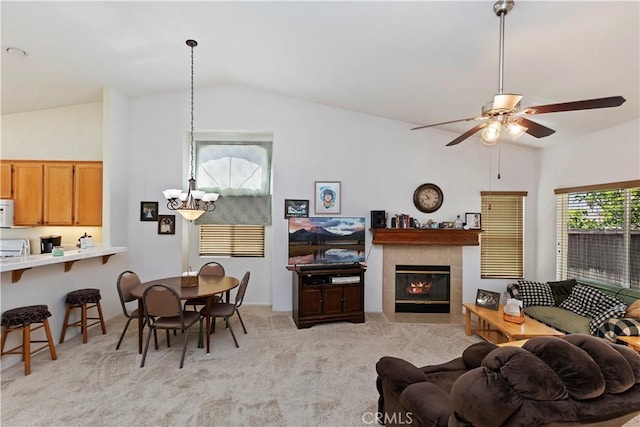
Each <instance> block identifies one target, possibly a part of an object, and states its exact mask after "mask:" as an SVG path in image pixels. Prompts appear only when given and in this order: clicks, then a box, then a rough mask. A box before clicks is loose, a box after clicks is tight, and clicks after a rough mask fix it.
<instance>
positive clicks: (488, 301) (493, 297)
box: [476, 289, 500, 310]
mask: <svg viewBox="0 0 640 427" xmlns="http://www.w3.org/2000/svg"><path fill="white" fill-rule="evenodd" d="M476 305H477V306H478V307H485V308H490V309H491V310H497V309H498V306H499V305H500V293H498V292H492V291H486V290H484V289H478V293H477V294H476Z"/></svg>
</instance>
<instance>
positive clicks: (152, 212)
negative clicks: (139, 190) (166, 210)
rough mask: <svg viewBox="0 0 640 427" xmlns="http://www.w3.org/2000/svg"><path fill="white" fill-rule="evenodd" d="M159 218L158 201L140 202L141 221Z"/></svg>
mask: <svg viewBox="0 0 640 427" xmlns="http://www.w3.org/2000/svg"><path fill="white" fill-rule="evenodd" d="M157 220H158V202H140V221H157Z"/></svg>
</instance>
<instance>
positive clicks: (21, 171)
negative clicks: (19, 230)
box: [12, 162, 44, 225]
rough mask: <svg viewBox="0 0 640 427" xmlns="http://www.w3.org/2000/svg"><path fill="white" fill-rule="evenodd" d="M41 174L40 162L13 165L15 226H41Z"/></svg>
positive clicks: (42, 198) (41, 165)
mask: <svg viewBox="0 0 640 427" xmlns="http://www.w3.org/2000/svg"><path fill="white" fill-rule="evenodd" d="M43 173H44V167H43V163H42V162H16V163H14V164H13V177H12V178H13V179H12V185H13V201H14V214H13V215H14V224H15V225H42V212H43V200H44V197H43V191H44V187H43V184H44V179H43Z"/></svg>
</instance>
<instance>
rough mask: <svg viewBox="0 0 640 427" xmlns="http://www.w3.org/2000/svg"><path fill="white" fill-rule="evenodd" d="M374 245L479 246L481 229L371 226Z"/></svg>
mask: <svg viewBox="0 0 640 427" xmlns="http://www.w3.org/2000/svg"><path fill="white" fill-rule="evenodd" d="M370 230H371V233H373V244H374V245H439V246H479V245H480V241H479V237H480V233H481V232H482V230H456V229H437V230H436V229H422V228H371V229H370Z"/></svg>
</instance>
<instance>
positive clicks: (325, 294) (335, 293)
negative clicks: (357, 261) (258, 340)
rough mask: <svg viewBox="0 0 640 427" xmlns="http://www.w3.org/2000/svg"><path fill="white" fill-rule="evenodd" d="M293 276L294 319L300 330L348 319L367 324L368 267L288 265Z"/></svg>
mask: <svg viewBox="0 0 640 427" xmlns="http://www.w3.org/2000/svg"><path fill="white" fill-rule="evenodd" d="M287 270H289V271H291V272H292V273H293V313H292V314H293V320H294V322H295V323H296V326H297V327H298V329H302V328H309V327H311V326H313V325H315V324H316V323H324V322H333V321H338V320H347V321H350V322H353V323H364V272H365V270H366V267H365V266H362V265H355V266H335V267H328V266H326V265H325V266H321V267H318V268H317V269H314V268H313V267H308V266H307V267H301V266H288V267H287Z"/></svg>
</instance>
